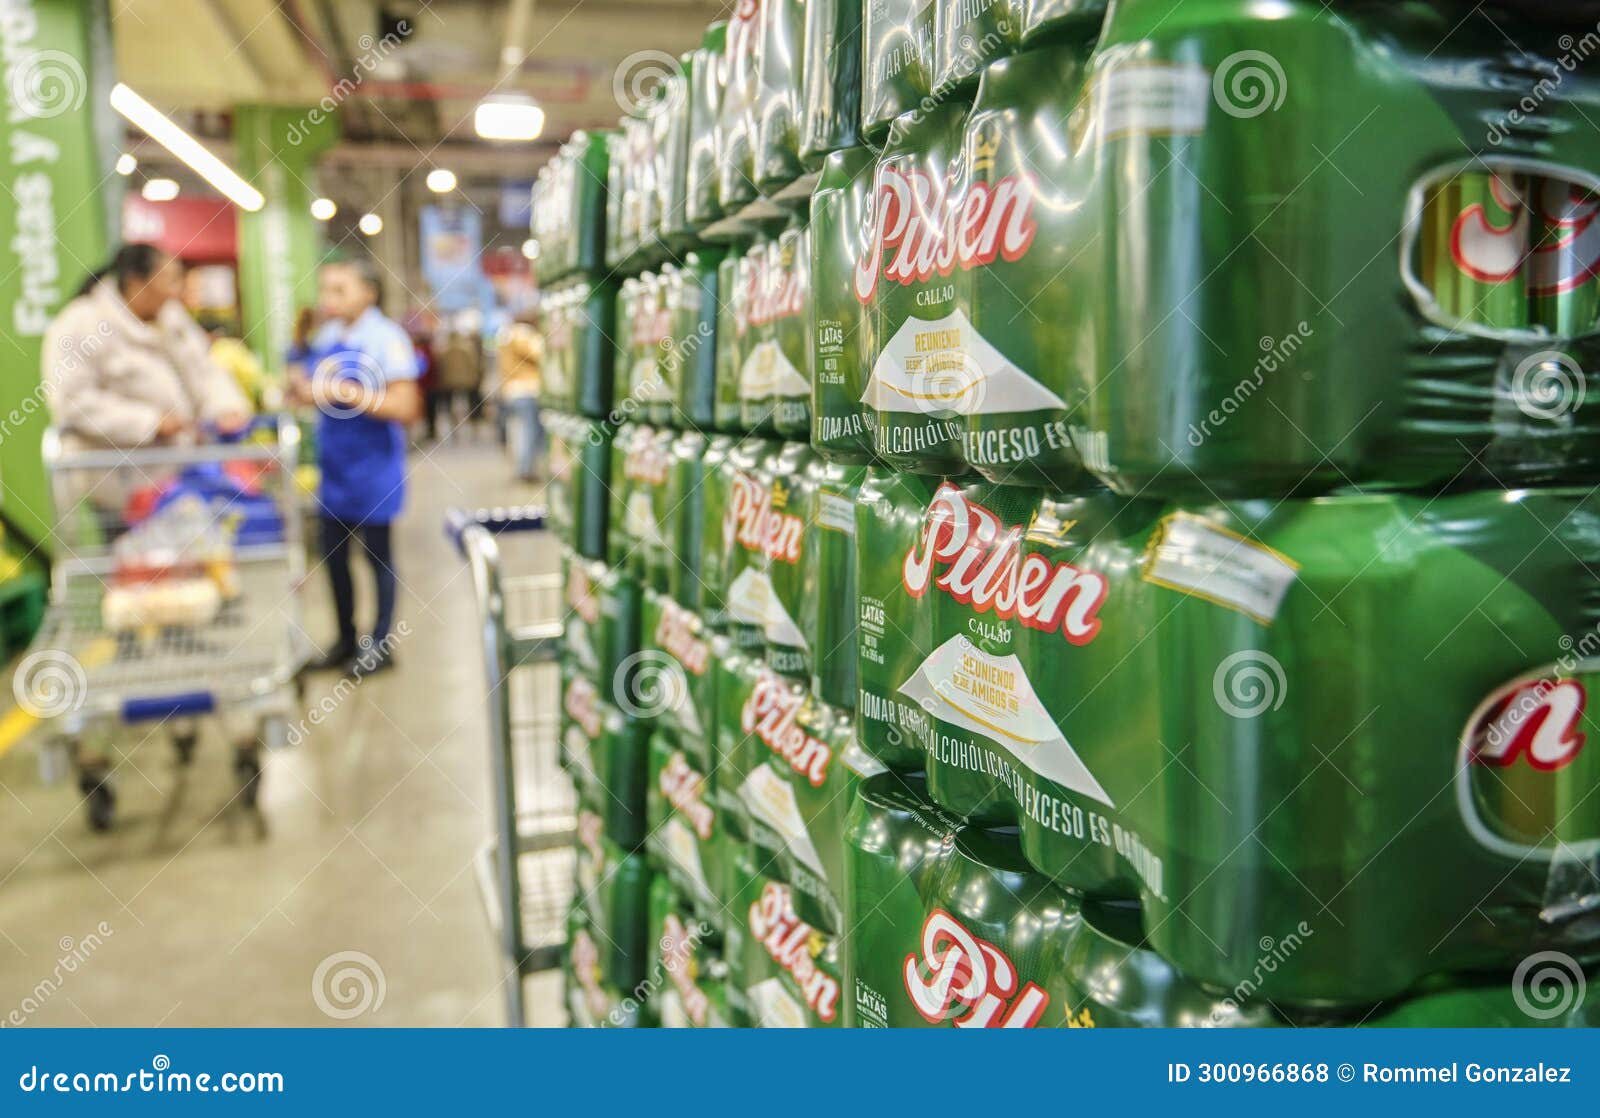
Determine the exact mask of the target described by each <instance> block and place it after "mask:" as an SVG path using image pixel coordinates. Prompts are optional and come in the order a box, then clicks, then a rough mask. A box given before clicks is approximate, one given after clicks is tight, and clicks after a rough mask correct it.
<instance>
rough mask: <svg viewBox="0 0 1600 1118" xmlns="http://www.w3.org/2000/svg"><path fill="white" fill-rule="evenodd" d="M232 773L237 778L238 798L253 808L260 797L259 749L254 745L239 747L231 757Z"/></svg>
mask: <svg viewBox="0 0 1600 1118" xmlns="http://www.w3.org/2000/svg"><path fill="white" fill-rule="evenodd" d="M233 775H234V776H235V777H237V778H238V780H239V798H240V799H241V800H243V801H244V806H245V807H247V808H250V809H251V810H252V811H253V810H254V809H255V807H256V804H257V803H258V802H259V800H260V798H261V751H260V749H258V748H257V747H255V746H250V747H249V748H246V749H241V750H239V752H238V753H237V754H235V755H234V758H233Z"/></svg>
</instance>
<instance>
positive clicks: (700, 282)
mask: <svg viewBox="0 0 1600 1118" xmlns="http://www.w3.org/2000/svg"><path fill="white" fill-rule="evenodd" d="M722 259H723V253H722V250H721V249H715V248H697V249H695V250H694V251H692V252H689V253H686V254H685V255H684V258H683V264H682V265H681V266H680V267H676V268H673V269H671V271H670V272H668V275H669V277H670V279H669V282H668V286H667V291H666V302H667V321H668V339H669V342H670V346H669V347H668V351H667V352H666V353H665V354H664V355H663V358H662V359H663V361H664V362H666V363H668V364H669V365H670V366H671V372H670V373H669V375H668V379H669V380H670V381H671V382H672V383H673V384H674V385H675V386H676V391H677V401H676V405H675V407H674V409H673V417H672V421H673V423H674V424H675V425H676V426H678V427H683V428H687V429H689V430H691V431H701V432H706V433H710V432H711V430H712V429H713V428H714V427H715V426H716V422H717V417H716V378H717V317H718V308H719V304H718V299H719V297H720V294H719V293H720V291H721V289H720V287H719V286H718V283H717V280H718V272H719V270H720V265H721V263H722Z"/></svg>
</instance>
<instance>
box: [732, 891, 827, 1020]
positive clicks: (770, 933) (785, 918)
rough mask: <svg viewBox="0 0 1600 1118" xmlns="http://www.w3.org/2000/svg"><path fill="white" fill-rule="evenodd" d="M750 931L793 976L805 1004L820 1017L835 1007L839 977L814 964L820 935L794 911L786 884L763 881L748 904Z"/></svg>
mask: <svg viewBox="0 0 1600 1118" xmlns="http://www.w3.org/2000/svg"><path fill="white" fill-rule="evenodd" d="M750 934H751V935H753V936H755V937H756V939H757V940H758V941H759V942H760V944H761V946H762V947H763V948H765V949H766V952H767V954H768V955H770V956H771V957H772V961H773V962H775V963H777V964H778V965H779V966H780V967H782V968H783V969H784V970H786V971H788V972H789V974H790V975H792V976H793V977H794V980H795V981H796V982H798V983H799V984H800V993H801V995H802V996H803V997H804V998H805V1000H806V1004H807V1005H809V1006H810V1007H811V1009H812V1010H813V1012H815V1013H816V1015H817V1016H818V1017H820V1018H822V1019H823V1020H824V1021H832V1020H833V1018H834V1016H835V1014H837V1013H838V1011H839V981H838V979H836V978H834V977H833V976H832V975H831V974H828V973H827V972H826V971H824V970H822V968H820V967H818V966H817V956H818V955H820V954H821V953H822V945H823V936H822V933H821V932H818V931H817V930H816V929H815V928H813V927H812V926H811V925H810V924H807V923H805V922H804V921H802V920H801V919H800V917H799V916H797V915H796V914H795V911H794V903H793V900H792V899H791V898H790V895H789V887H788V886H787V885H779V884H778V883H777V882H775V881H769V882H767V885H766V888H764V889H762V890H761V899H760V900H758V901H756V903H755V904H753V905H751V906H750Z"/></svg>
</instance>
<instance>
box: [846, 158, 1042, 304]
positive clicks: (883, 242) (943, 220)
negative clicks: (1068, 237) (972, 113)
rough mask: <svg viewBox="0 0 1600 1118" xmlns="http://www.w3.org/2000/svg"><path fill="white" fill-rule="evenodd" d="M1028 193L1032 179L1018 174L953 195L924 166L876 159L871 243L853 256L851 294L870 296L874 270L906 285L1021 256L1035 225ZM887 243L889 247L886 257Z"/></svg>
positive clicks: (860, 297)
mask: <svg viewBox="0 0 1600 1118" xmlns="http://www.w3.org/2000/svg"><path fill="white" fill-rule="evenodd" d="M1033 197H1034V190H1033V182H1032V180H1031V179H1029V178H1028V177H1027V176H1025V175H1004V176H1002V177H1000V178H998V179H996V180H994V181H993V182H981V181H980V182H972V183H969V184H968V186H967V188H966V190H965V191H964V192H960V193H957V194H955V195H952V193H951V191H950V190H949V187H948V184H946V183H943V182H940V181H937V180H935V179H934V177H933V176H932V175H930V174H928V173H927V172H926V171H922V170H918V169H916V168H909V169H906V168H901V167H896V166H895V165H894V164H892V163H886V164H884V165H882V166H880V167H879V168H878V175H877V182H876V183H875V184H874V191H873V205H874V207H875V208H874V210H873V215H874V216H873V230H872V245H871V247H870V249H869V250H868V251H867V252H866V253H864V254H863V255H862V257H861V259H860V260H859V261H857V262H856V274H855V292H856V298H857V299H858V300H860V301H861V302H862V303H870V302H871V301H872V298H873V296H874V295H875V294H876V293H877V290H878V277H879V276H880V275H881V276H882V277H883V278H885V279H888V280H892V281H894V282H895V283H898V284H902V285H905V284H913V283H922V282H924V281H926V280H928V279H930V278H932V277H933V276H934V275H940V276H948V275H949V274H950V273H951V272H953V271H955V270H956V269H957V268H961V269H967V268H976V267H981V266H983V265H985V264H990V263H992V262H993V261H994V259H995V257H997V256H998V257H999V258H1000V259H1002V260H1007V261H1013V260H1019V259H1021V258H1022V256H1023V254H1024V253H1026V252H1027V251H1028V247H1029V246H1030V245H1032V244H1033V235H1034V234H1035V233H1037V232H1038V230H1039V226H1038V223H1037V222H1035V221H1034V220H1033ZM891 248H892V249H894V250H895V251H894V255H893V256H892V257H888V258H886V253H887V252H888V250H889V249H891Z"/></svg>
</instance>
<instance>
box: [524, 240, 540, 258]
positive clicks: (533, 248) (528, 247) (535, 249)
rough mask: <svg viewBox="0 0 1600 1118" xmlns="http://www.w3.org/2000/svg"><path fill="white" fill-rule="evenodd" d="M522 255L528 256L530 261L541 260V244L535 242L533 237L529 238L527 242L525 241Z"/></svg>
mask: <svg viewBox="0 0 1600 1118" xmlns="http://www.w3.org/2000/svg"><path fill="white" fill-rule="evenodd" d="M522 255H524V256H526V257H527V258H528V259H529V260H537V259H539V242H538V241H536V240H534V239H533V238H532V237H529V238H528V239H527V240H525V241H523V242H522Z"/></svg>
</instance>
